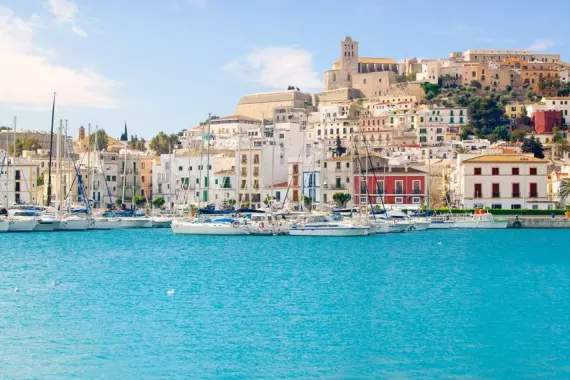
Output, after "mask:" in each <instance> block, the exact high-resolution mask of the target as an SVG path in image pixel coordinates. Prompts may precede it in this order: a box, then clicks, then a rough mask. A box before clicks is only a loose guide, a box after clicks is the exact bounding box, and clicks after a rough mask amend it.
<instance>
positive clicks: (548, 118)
mask: <svg viewBox="0 0 570 380" xmlns="http://www.w3.org/2000/svg"><path fill="white" fill-rule="evenodd" d="M532 118H533V120H534V131H535V132H536V133H538V134H551V133H552V129H553V128H555V127H558V128H560V127H561V126H562V124H563V123H564V122H563V120H564V119H563V118H562V112H561V111H554V110H548V111H536V112H535V113H534V114H533V115H532Z"/></svg>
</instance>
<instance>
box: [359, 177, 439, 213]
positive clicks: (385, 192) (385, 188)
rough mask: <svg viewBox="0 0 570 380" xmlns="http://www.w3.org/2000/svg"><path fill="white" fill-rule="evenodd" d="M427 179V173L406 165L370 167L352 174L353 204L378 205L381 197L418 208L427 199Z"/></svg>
mask: <svg viewBox="0 0 570 380" xmlns="http://www.w3.org/2000/svg"><path fill="white" fill-rule="evenodd" d="M427 180H428V175H427V173H426V172H424V171H422V170H418V169H413V168H409V167H391V168H386V169H384V168H377V169H374V170H371V169H369V170H368V174H366V173H362V174H361V175H358V174H355V176H354V181H353V184H354V199H353V203H354V204H355V205H359V204H368V203H370V204H381V203H382V200H383V201H384V204H387V205H395V206H399V207H402V208H417V207H419V206H420V205H421V204H422V203H424V202H425V201H426V198H427V185H426V184H427ZM367 185H368V191H367V189H366V187H367Z"/></svg>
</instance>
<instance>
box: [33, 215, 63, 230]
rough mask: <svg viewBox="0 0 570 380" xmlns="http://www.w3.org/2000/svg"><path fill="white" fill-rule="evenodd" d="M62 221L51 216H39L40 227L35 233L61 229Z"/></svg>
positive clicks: (38, 226)
mask: <svg viewBox="0 0 570 380" xmlns="http://www.w3.org/2000/svg"><path fill="white" fill-rule="evenodd" d="M59 224H60V221H59V220H57V219H56V218H55V217H54V216H51V215H49V214H42V215H39V216H38V225H37V226H36V228H34V232H48V231H55V230H56V229H57V228H58V227H59Z"/></svg>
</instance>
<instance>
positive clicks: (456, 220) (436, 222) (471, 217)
mask: <svg viewBox="0 0 570 380" xmlns="http://www.w3.org/2000/svg"><path fill="white" fill-rule="evenodd" d="M507 224H508V220H507V219H503V218H494V217H493V214H491V213H488V212H486V211H484V210H476V211H475V213H474V214H447V215H441V216H435V217H432V218H431V223H430V226H429V228H430V229H449V228H462V229H471V228H476V229H502V228H507Z"/></svg>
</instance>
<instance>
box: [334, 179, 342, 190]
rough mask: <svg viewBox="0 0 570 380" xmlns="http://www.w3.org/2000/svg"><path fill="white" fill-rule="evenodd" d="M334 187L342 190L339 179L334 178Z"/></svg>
mask: <svg viewBox="0 0 570 380" xmlns="http://www.w3.org/2000/svg"><path fill="white" fill-rule="evenodd" d="M334 187H335V188H336V189H340V188H342V182H341V179H340V177H336V178H335V183H334Z"/></svg>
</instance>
